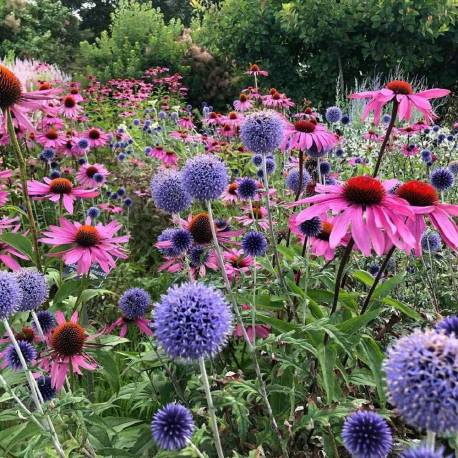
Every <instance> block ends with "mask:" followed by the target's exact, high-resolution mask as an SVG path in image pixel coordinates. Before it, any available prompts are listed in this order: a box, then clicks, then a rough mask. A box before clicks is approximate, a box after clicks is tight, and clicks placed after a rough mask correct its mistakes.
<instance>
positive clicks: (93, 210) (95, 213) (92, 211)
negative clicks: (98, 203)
mask: <svg viewBox="0 0 458 458" xmlns="http://www.w3.org/2000/svg"><path fill="white" fill-rule="evenodd" d="M86 214H87V216H89V218H92V219H95V218H98V217H99V216H100V209H99V208H97V207H90V208H89V209H88V210H87V213H86Z"/></svg>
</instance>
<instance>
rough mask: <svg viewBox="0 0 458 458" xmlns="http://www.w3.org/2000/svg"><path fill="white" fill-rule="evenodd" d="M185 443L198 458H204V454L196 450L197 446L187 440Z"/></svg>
mask: <svg viewBox="0 0 458 458" xmlns="http://www.w3.org/2000/svg"><path fill="white" fill-rule="evenodd" d="M186 443H187V444H188V445H189V447H191V448H192V449H193V450H194V453H195V454H196V455H197V456H198V457H199V458H205V456H204V454H203V453H202V452H201V451H200V450H199V449H198V448H197V446H196V445H195V444H193V442H192V441H191V440H190V439H188V440H187V441H186Z"/></svg>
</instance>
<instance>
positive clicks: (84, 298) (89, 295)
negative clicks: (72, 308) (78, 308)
mask: <svg viewBox="0 0 458 458" xmlns="http://www.w3.org/2000/svg"><path fill="white" fill-rule="evenodd" d="M107 294H111V295H114V294H115V293H114V292H113V291H110V290H109V289H85V290H84V291H83V292H82V293H81V302H82V303H83V304H84V303H85V302H88V301H90V300H91V299H93V298H94V297H97V296H104V295H107Z"/></svg>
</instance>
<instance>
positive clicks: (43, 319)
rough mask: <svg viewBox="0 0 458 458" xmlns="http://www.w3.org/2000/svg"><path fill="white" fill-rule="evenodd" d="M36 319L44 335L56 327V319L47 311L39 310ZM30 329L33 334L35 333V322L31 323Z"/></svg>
mask: <svg viewBox="0 0 458 458" xmlns="http://www.w3.org/2000/svg"><path fill="white" fill-rule="evenodd" d="M37 318H38V322H39V323H40V326H41V329H42V331H43V333H44V334H45V335H46V334H48V333H49V332H50V331H51V330H52V329H54V328H55V327H56V324H57V323H56V319H55V318H54V315H53V314H52V313H51V312H49V311H48V310H40V311H39V312H37ZM32 328H33V330H34V331H35V332H37V327H36V324H35V322H33V323H32Z"/></svg>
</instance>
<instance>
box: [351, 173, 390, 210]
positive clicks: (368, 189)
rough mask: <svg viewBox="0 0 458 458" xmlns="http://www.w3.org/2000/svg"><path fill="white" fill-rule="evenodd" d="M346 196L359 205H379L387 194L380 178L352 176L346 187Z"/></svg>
mask: <svg viewBox="0 0 458 458" xmlns="http://www.w3.org/2000/svg"><path fill="white" fill-rule="evenodd" d="M343 195H344V198H345V199H346V200H347V201H348V202H350V203H352V204H357V205H364V206H371V205H378V204H380V203H381V202H382V200H383V197H384V196H385V188H384V187H383V185H382V183H380V181H379V180H377V179H376V178H372V177H366V176H361V177H353V178H350V179H349V180H348V181H347V182H346V183H345V187H344V193H343Z"/></svg>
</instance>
